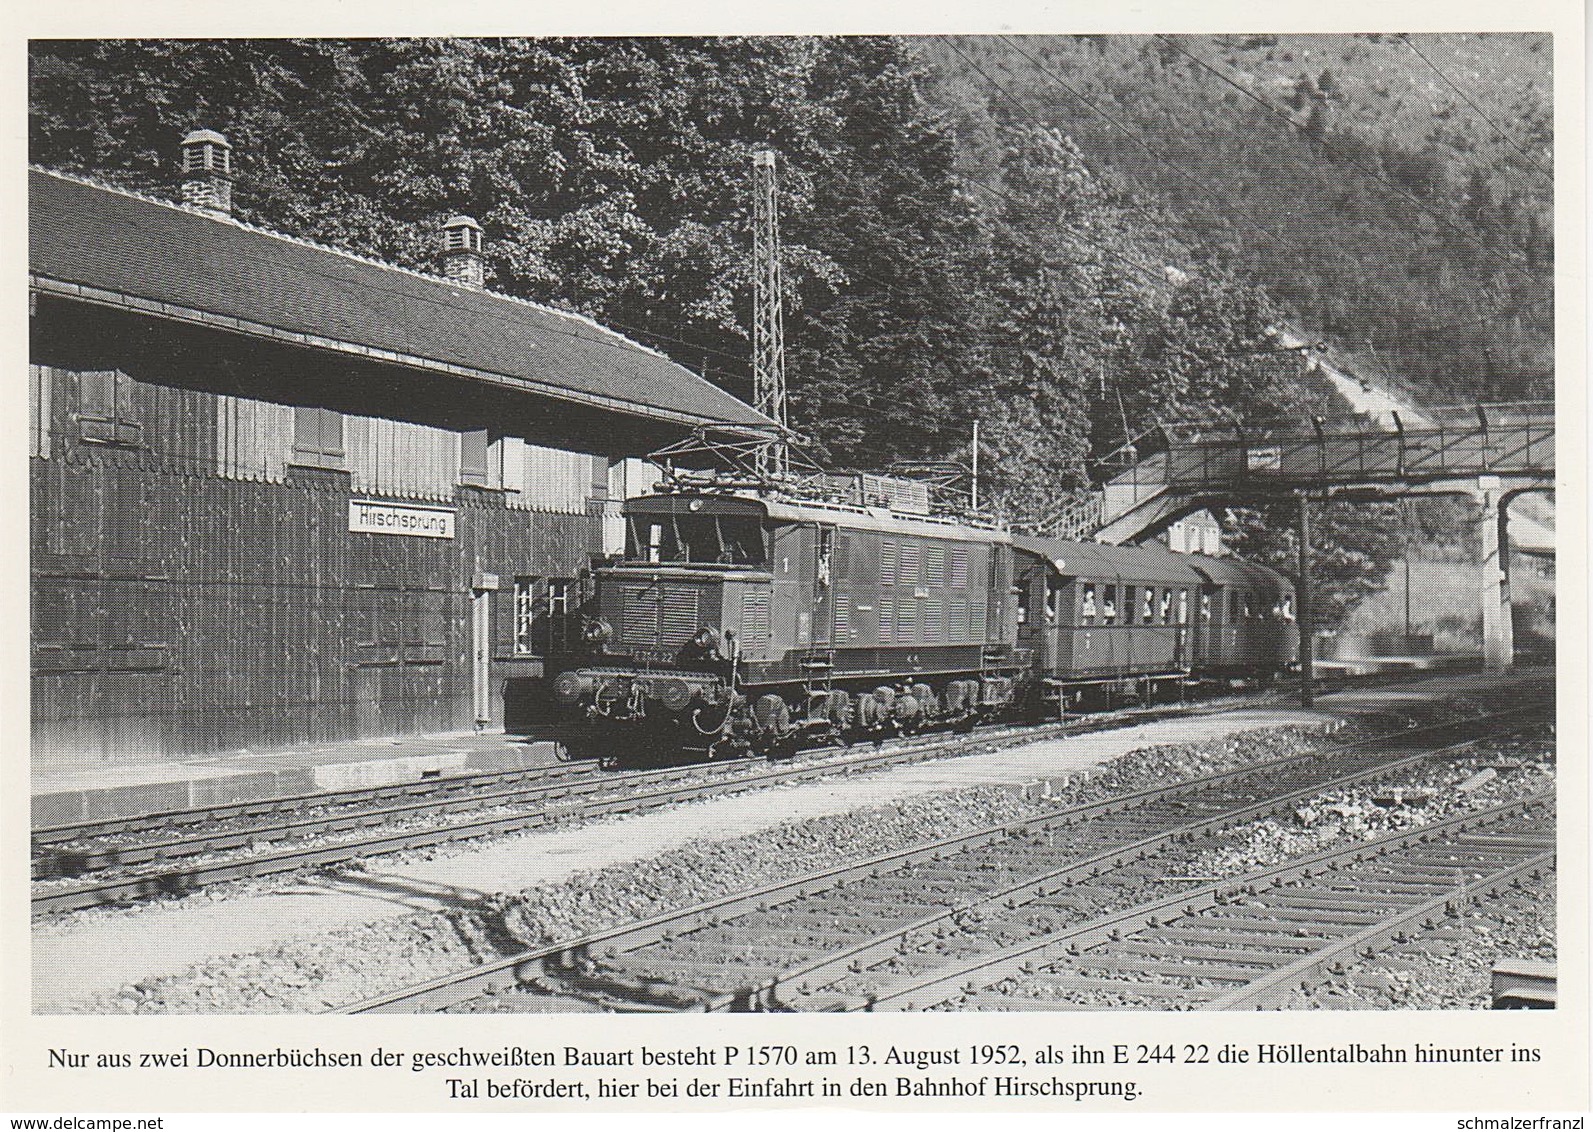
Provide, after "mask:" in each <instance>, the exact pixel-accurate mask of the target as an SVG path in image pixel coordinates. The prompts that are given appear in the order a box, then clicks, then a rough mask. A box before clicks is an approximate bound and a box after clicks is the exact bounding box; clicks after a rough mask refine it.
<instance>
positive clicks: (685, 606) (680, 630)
mask: <svg viewBox="0 0 1593 1132" xmlns="http://www.w3.org/2000/svg"><path fill="white" fill-rule="evenodd" d="M665 590H666V594H665V600H664V610H663V622H662V624H661V626H660V629H659V642H660V643H661V644H662V645H663V646H664V647H665V648H666V649H678V648H682V647H683V646H684V645H685V644H686V642H687V641H689V640H691V639H692V637H694V636H696V634H697V628H698V623H697V607H698V601H699V600H700V598H701V597H702V595H701V594H700V593H699V592H698V591H697V590H696V589H695V588H692V587H689V586H668V587H665Z"/></svg>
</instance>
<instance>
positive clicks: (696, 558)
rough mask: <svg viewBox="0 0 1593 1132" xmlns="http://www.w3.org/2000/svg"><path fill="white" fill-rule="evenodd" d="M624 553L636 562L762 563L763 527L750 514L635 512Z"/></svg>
mask: <svg viewBox="0 0 1593 1132" xmlns="http://www.w3.org/2000/svg"><path fill="white" fill-rule="evenodd" d="M625 539H626V547H625V556H626V558H628V559H630V560H631V561H633V562H649V563H659V564H663V563H679V562H690V563H697V564H700V565H718V566H762V565H764V563H765V562H766V561H767V560H768V556H767V555H766V554H765V552H764V546H763V528H762V526H761V524H760V523H759V522H758V520H757V519H756V518H754V517H751V516H745V517H743V516H728V515H633V516H631V517H630V519H629V520H628V522H627V523H626V536H625Z"/></svg>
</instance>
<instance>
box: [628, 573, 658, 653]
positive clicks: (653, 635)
mask: <svg viewBox="0 0 1593 1132" xmlns="http://www.w3.org/2000/svg"><path fill="white" fill-rule="evenodd" d="M620 593H621V596H622V597H623V598H624V599H625V605H624V612H623V620H622V621H621V622H620V628H621V631H622V632H623V633H624V634H625V637H624V641H625V644H627V645H632V646H645V645H654V644H657V643H658V587H657V586H626V587H624V588H623V589H622V590H621V591H620Z"/></svg>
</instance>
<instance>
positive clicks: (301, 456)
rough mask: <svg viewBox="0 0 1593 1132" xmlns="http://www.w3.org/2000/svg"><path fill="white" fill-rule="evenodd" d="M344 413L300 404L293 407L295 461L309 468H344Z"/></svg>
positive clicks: (337, 470) (338, 469)
mask: <svg viewBox="0 0 1593 1132" xmlns="http://www.w3.org/2000/svg"><path fill="white" fill-rule="evenodd" d="M344 458H345V457H344V449H343V414H342V413H337V412H333V411H332V410H331V409H318V408H314V407H312V406H308V405H298V406H296V407H295V408H294V410H293V462H294V463H295V464H298V465H300V466H302V467H307V468H328V469H330V470H332V471H336V472H341V471H343V470H344V467H345V464H344Z"/></svg>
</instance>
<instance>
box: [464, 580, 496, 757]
mask: <svg viewBox="0 0 1593 1132" xmlns="http://www.w3.org/2000/svg"><path fill="white" fill-rule="evenodd" d="M497 588H498V579H497V578H496V577H495V576H493V575H491V574H477V575H476V576H475V579H474V580H473V581H472V582H471V586H470V702H471V705H472V706H473V708H474V710H475V718H476V730H477V731H481V730H483V729H484V728H485V727H486V726H487V725H488V724H489V723H491V722H492V683H491V677H492V591H493V590H495V589H497Z"/></svg>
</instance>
